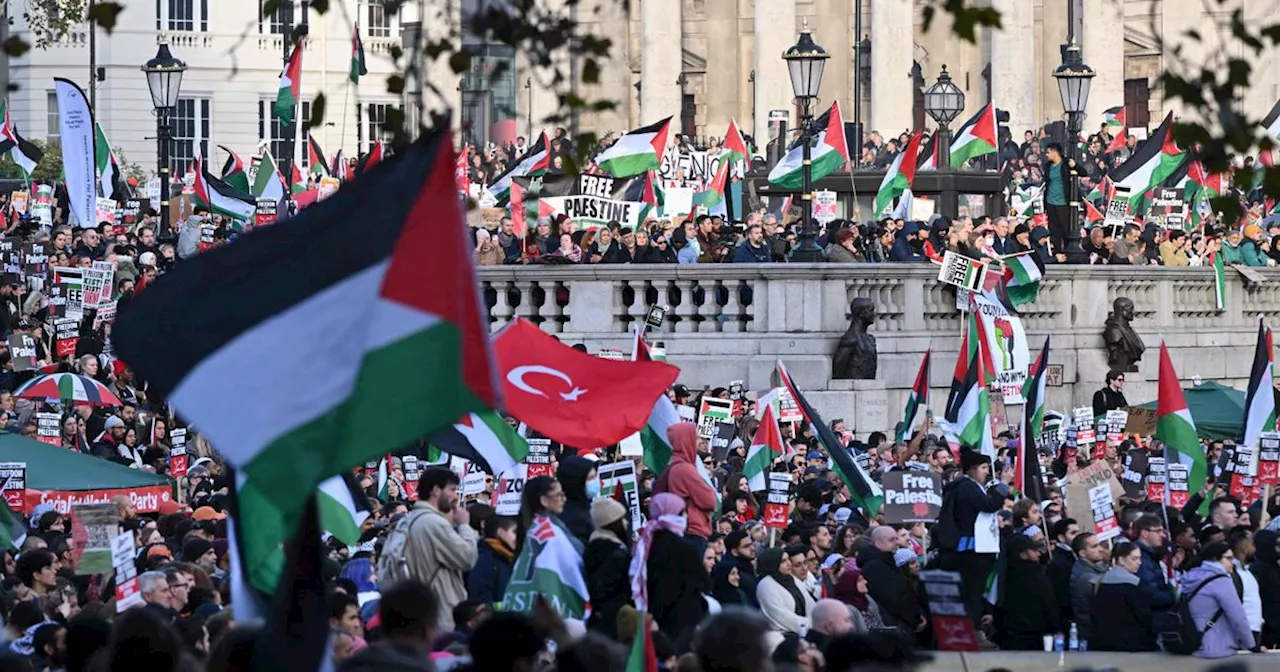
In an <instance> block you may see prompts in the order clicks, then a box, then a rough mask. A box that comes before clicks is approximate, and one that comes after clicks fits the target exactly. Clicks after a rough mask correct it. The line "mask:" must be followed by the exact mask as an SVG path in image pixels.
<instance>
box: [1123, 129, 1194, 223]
mask: <svg viewBox="0 0 1280 672" xmlns="http://www.w3.org/2000/svg"><path fill="white" fill-rule="evenodd" d="M1186 159H1187V155H1186V153H1185V152H1183V151H1182V150H1180V149H1178V145H1177V144H1175V143H1174V141H1173V113H1172V112H1170V113H1169V114H1168V116H1166V117H1165V118H1164V122H1162V123H1161V124H1160V126H1159V128H1157V129H1156V130H1155V131H1154V132H1153V133H1152V134H1151V137H1149V138H1147V139H1146V140H1145V141H1143V143H1142V144H1141V145H1138V147H1137V148H1136V149H1135V151H1134V153H1133V154H1132V155H1131V156H1130V157H1129V160H1128V161H1125V162H1124V164H1122V165H1121V166H1120V167H1119V168H1116V169H1115V170H1113V171H1111V175H1110V177H1111V182H1112V183H1113V184H1115V185H1116V186H1118V187H1128V188H1129V194H1130V196H1129V200H1130V202H1136V201H1138V200H1139V199H1141V198H1142V197H1143V195H1144V194H1146V193H1147V192H1148V191H1151V190H1152V189H1154V188H1155V187H1157V186H1159V185H1161V184H1162V183H1164V182H1165V181H1166V180H1167V179H1169V177H1170V176H1172V175H1173V174H1174V173H1175V172H1177V171H1178V169H1179V168H1181V167H1182V164H1183V162H1185V161H1186Z"/></svg>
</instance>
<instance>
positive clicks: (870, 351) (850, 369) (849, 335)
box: [831, 296, 876, 380]
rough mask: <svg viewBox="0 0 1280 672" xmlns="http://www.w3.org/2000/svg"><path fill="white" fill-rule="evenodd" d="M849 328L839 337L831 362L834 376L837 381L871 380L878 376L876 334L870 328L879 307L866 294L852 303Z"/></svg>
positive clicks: (850, 305)
mask: <svg viewBox="0 0 1280 672" xmlns="http://www.w3.org/2000/svg"><path fill="white" fill-rule="evenodd" d="M849 314H850V317H849V330H848V331H846V332H844V336H841V337H840V343H839V345H837V346H836V355H835V359H834V361H832V364H831V369H832V370H831V377H832V378H835V379H838V380H849V379H852V380H872V379H874V378H875V377H876V337H875V336H872V335H871V334H868V333H867V327H870V326H871V325H872V323H874V322H875V321H876V306H875V304H874V303H872V302H871V299H868V298H867V297H865V296H859V297H858V298H856V299H854V300H853V302H852V303H850V304H849Z"/></svg>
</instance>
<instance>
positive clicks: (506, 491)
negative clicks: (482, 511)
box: [490, 462, 529, 516]
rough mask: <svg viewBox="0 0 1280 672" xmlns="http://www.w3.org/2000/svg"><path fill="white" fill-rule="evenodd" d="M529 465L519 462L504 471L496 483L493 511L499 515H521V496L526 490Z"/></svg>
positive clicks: (492, 502) (492, 501)
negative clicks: (525, 484)
mask: <svg viewBox="0 0 1280 672" xmlns="http://www.w3.org/2000/svg"><path fill="white" fill-rule="evenodd" d="M528 468H529V465H527V464H525V463H523V462H518V463H516V465H515V466H513V467H511V468H510V469H508V470H506V471H504V472H502V475H501V476H499V477H498V482H497V483H496V484H495V486H496V487H495V488H494V495H496V496H495V497H494V498H493V499H492V500H491V502H490V503H491V504H492V505H493V512H494V513H496V514H498V515H499V516H518V515H520V496H521V493H523V492H524V483H525V479H526V478H527V476H526V474H527V473H528V472H527V470H528Z"/></svg>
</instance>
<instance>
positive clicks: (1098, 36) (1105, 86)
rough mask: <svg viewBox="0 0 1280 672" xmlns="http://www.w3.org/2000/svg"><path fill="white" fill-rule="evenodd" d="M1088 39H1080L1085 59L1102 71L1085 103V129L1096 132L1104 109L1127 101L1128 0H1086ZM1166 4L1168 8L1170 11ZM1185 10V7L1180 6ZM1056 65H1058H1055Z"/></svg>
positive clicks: (1085, 31) (1086, 135) (1088, 132)
mask: <svg viewBox="0 0 1280 672" xmlns="http://www.w3.org/2000/svg"><path fill="white" fill-rule="evenodd" d="M1083 5H1084V12H1083V14H1084V36H1083V37H1084V39H1083V40H1081V42H1080V47H1081V49H1082V52H1081V53H1082V55H1083V57H1084V62H1085V63H1088V64H1089V66H1090V67H1092V68H1093V69H1094V71H1095V72H1097V73H1098V76H1097V77H1094V78H1093V86H1092V87H1091V88H1090V89H1089V104H1088V105H1086V106H1085V118H1084V133H1085V137H1088V135H1089V134H1090V133H1096V132H1097V131H1098V127H1099V126H1100V125H1101V124H1102V122H1103V118H1102V117H1103V112H1104V111H1106V110H1107V109H1109V108H1112V107H1115V106H1117V105H1124V40H1123V39H1118V38H1119V37H1120V30H1119V27H1121V26H1124V3H1122V2H1117V1H1116V0H1084V1H1083ZM1168 9H1169V8H1168V7H1167V6H1166V8H1165V11H1168ZM1179 11H1181V10H1179ZM1055 67H1056V66H1055Z"/></svg>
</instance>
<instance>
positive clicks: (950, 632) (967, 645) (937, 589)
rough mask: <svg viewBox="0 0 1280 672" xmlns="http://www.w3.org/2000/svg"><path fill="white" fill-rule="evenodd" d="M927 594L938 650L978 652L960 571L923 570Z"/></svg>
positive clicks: (923, 580)
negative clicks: (965, 601)
mask: <svg viewBox="0 0 1280 672" xmlns="http://www.w3.org/2000/svg"><path fill="white" fill-rule="evenodd" d="M920 581H921V583H923V584H924V592H925V595H926V596H927V597H928V599H929V615H930V616H931V617H932V621H933V635H934V638H935V639H936V640H937V644H938V650H939V651H977V650H978V640H977V637H975V636H974V631H973V619H972V618H970V617H969V613H968V611H967V610H966V609H965V605H964V593H963V591H962V590H961V579H960V572H947V571H943V570H937V569H934V570H926V571H923V572H920Z"/></svg>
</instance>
